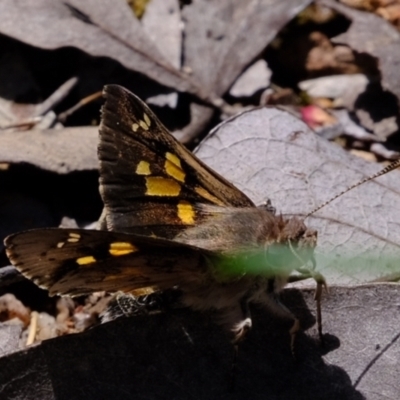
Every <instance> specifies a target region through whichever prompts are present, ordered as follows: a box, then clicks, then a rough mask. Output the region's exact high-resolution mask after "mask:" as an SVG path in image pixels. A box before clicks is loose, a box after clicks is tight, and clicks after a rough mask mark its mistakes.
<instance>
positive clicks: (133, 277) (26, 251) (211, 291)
mask: <svg viewBox="0 0 400 400" xmlns="http://www.w3.org/2000/svg"><path fill="white" fill-rule="evenodd" d="M105 97H106V102H105V105H104V107H103V113H102V124H101V126H100V142H99V148H98V154H99V161H100V193H101V195H102V198H103V201H104V205H105V209H104V212H103V220H102V226H103V227H106V228H107V231H83V230H82V231H81V230H64V229H47V230H46V229H44V230H43V229H41V230H35V231H28V232H22V233H18V234H15V235H11V236H10V237H8V238H7V239H6V241H5V244H6V247H7V254H8V255H9V258H10V260H11V261H12V263H13V264H14V265H16V267H17V268H18V269H19V270H20V271H21V272H22V273H24V274H25V275H26V276H28V277H31V278H32V279H33V280H34V281H35V282H36V283H38V284H39V285H41V286H43V287H46V288H47V289H49V291H50V293H51V294H69V295H78V294H85V293H90V292H93V291H97V290H105V291H109V292H116V291H124V292H126V293H134V294H135V293H136V292H137V290H138V289H143V288H150V289H151V290H154V291H157V290H165V289H168V288H174V287H176V288H178V289H179V290H180V291H181V292H182V302H183V303H184V304H185V305H188V306H190V307H192V308H194V309H196V310H213V311H216V312H217V314H218V315H219V320H220V323H221V324H223V325H224V326H226V327H227V328H228V329H230V330H231V331H232V332H233V334H234V338H235V340H239V339H241V338H242V337H243V335H244V333H245V332H246V331H247V330H248V328H249V327H250V326H251V317H250V313H249V310H248V304H249V302H252V301H253V302H257V303H261V304H264V305H266V306H267V308H268V309H269V310H271V311H273V312H274V313H277V314H280V315H282V316H284V317H289V318H293V316H292V315H291V313H290V312H289V311H288V310H287V309H286V308H285V307H284V306H283V305H281V304H280V302H279V299H278V298H277V293H278V292H279V291H280V290H281V288H282V287H283V286H284V285H285V283H286V282H287V278H288V276H289V275H290V273H291V272H292V271H293V270H295V269H298V268H300V267H301V266H303V265H304V264H305V263H307V262H308V261H309V260H310V259H311V258H312V254H313V250H314V247H315V245H316V232H314V231H312V230H309V229H307V227H306V226H305V225H304V223H303V222H302V221H301V220H299V219H297V218H291V219H284V218H282V217H281V216H277V215H275V214H274V212H273V210H272V208H271V207H270V206H268V204H267V205H266V206H265V205H264V206H261V207H256V206H255V205H254V203H253V202H252V201H251V200H250V199H249V198H248V197H247V196H246V195H245V194H244V193H242V192H241V191H240V190H238V189H237V188H236V187H235V186H233V185H232V184H231V183H229V182H228V181H227V180H225V179H224V178H223V177H221V176H220V175H219V174H217V173H216V172H215V171H213V170H211V169H210V168H209V167H207V166H206V165H205V164H204V163H202V162H201V161H200V160H198V159H197V158H196V157H195V156H194V155H193V154H192V153H190V151H189V150H187V149H186V148H185V147H183V146H182V145H181V144H180V143H179V142H178V141H177V140H176V139H175V138H174V137H173V136H172V135H171V134H170V133H169V132H168V131H167V130H166V128H165V127H164V126H163V125H162V124H161V122H160V121H159V120H158V119H157V117H156V116H155V115H154V114H153V113H152V111H151V110H150V109H149V108H148V107H147V106H146V105H145V104H144V103H143V102H142V101H141V100H140V99H139V98H137V97H136V96H134V95H133V94H132V93H130V92H128V91H127V90H126V89H124V88H122V87H119V86H116V85H110V86H107V87H106V88H105Z"/></svg>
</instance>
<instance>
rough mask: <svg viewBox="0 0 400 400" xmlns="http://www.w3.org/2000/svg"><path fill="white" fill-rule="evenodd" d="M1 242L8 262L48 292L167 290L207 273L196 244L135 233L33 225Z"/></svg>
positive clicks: (193, 280)
mask: <svg viewBox="0 0 400 400" xmlns="http://www.w3.org/2000/svg"><path fill="white" fill-rule="evenodd" d="M4 243H5V246H6V251H7V255H8V257H9V259H10V261H11V262H12V264H13V265H14V266H15V267H16V268H17V269H18V270H19V271H20V272H21V273H22V274H23V275H25V276H26V277H28V278H30V279H32V280H33V281H34V282H35V283H36V284H37V285H39V286H41V287H43V288H45V289H48V290H49V292H50V294H51V295H58V294H60V295H72V296H75V295H82V294H88V293H92V292H95V291H103V290H104V291H107V292H116V291H119V290H120V291H124V292H127V293H132V292H133V293H134V292H135V291H136V290H138V289H141V288H148V287H153V288H157V289H166V288H170V287H173V286H175V285H183V286H185V285H187V284H191V283H193V282H194V283H195V282H196V280H199V281H201V280H202V279H203V274H204V273H206V266H205V265H206V264H205V262H204V257H203V254H204V253H202V252H200V251H199V249H196V248H193V247H190V246H186V245H184V244H179V243H177V242H171V241H168V240H162V239H156V238H151V237H144V236H139V235H131V234H123V233H117V232H106V231H92V230H80V229H56V228H55V229H35V230H31V231H26V232H20V233H16V234H14V235H11V236H8V237H7V238H6V239H5V241H4Z"/></svg>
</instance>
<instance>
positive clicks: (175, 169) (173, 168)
mask: <svg viewBox="0 0 400 400" xmlns="http://www.w3.org/2000/svg"><path fill="white" fill-rule="evenodd" d="M165 158H166V160H165V164H164V168H165V172H166V173H167V174H168V175H169V176H172V177H173V178H175V179H176V180H177V181H180V182H185V176H186V174H185V172H184V171H183V169H182V166H181V160H179V158H178V157H177V156H176V155H175V154H172V153H168V152H167V153H165Z"/></svg>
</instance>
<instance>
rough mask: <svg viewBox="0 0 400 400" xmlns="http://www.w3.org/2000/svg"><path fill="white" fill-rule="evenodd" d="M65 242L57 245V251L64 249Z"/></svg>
mask: <svg viewBox="0 0 400 400" xmlns="http://www.w3.org/2000/svg"><path fill="white" fill-rule="evenodd" d="M64 244H65V242H58V243H57V249H61V248H62V247H64Z"/></svg>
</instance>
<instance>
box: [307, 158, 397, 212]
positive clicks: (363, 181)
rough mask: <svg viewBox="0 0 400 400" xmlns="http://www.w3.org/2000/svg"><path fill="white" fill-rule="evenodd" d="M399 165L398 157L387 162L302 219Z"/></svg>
mask: <svg viewBox="0 0 400 400" xmlns="http://www.w3.org/2000/svg"><path fill="white" fill-rule="evenodd" d="M398 167H400V158H399V159H397V160H395V161H393V162H392V163H391V164H389V165H388V166H387V167H385V168H383V169H381V170H380V171H378V172H377V173H376V174H373V175H371V176H368V177H367V178H364V179H362V180H361V181H359V182H357V183H355V184H354V185H351V186H349V187H348V188H347V189H345V190H343V191H342V192H340V193H339V194H337V195H336V196H334V197H332V198H331V199H329V200H328V201H326V202H325V203H322V204H320V205H319V206H318V207H316V208H314V210H312V211H311V212H309V213H308V214H307V215H306V216H305V218H304V219H306V218H308V217H309V216H311V215H313V214H315V213H316V212H317V211H319V210H320V209H321V208H323V207H325V206H326V205H328V204H329V203H332V201H334V200H336V199H337V198H338V197H340V196H342V195H344V194H345V193H347V192H349V191H350V190H352V189H354V188H356V187H357V186H360V185H362V184H364V183H365V182H368V181H371V180H373V179H375V178H378V177H379V176H382V175H385V174H387V173H388V172H390V171H393V170H394V169H396V168H398Z"/></svg>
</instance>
